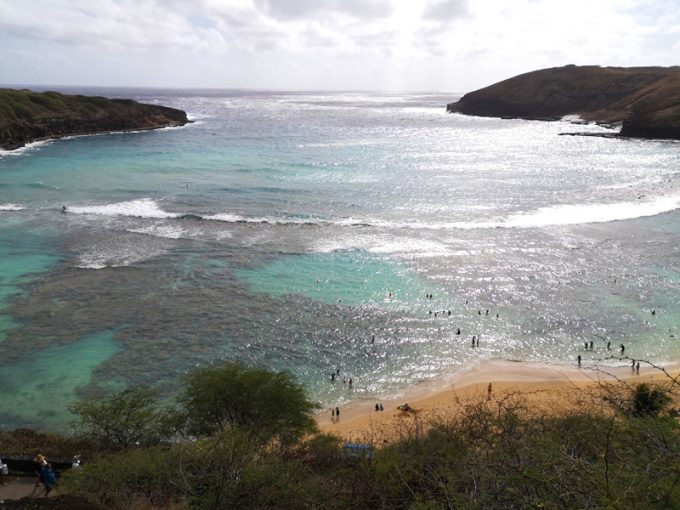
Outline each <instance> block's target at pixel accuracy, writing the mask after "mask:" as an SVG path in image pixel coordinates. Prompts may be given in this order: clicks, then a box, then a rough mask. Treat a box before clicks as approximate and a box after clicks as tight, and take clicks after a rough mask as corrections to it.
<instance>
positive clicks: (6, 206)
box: [0, 204, 24, 211]
mask: <svg viewBox="0 0 680 510" xmlns="http://www.w3.org/2000/svg"><path fill="white" fill-rule="evenodd" d="M23 210H24V208H23V207H21V206H20V205H16V204H0V211H23Z"/></svg>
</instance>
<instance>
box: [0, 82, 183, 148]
mask: <svg viewBox="0 0 680 510" xmlns="http://www.w3.org/2000/svg"><path fill="white" fill-rule="evenodd" d="M188 122H190V121H189V120H188V119H187V115H186V113H185V112H183V111H182V110H177V109H174V108H168V107H166V106H158V105H148V104H142V103H137V102H136V101H132V100H130V99H107V98H104V97H90V96H79V95H78V96H73V95H65V94H60V93H58V92H44V93H38V92H32V91H30V90H13V89H0V147H1V148H3V149H7V150H11V149H16V148H18V147H22V146H24V145H25V144H26V143H29V142H33V141H37V140H45V139H49V138H60V137H63V136H72V135H85V134H94V133H104V132H108V131H130V130H143V129H156V128H161V127H168V126H182V125H184V124H186V123H188Z"/></svg>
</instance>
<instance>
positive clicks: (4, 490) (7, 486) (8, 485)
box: [0, 476, 58, 501]
mask: <svg viewBox="0 0 680 510" xmlns="http://www.w3.org/2000/svg"><path fill="white" fill-rule="evenodd" d="M35 480H36V479H35V478H33V477H26V476H6V477H5V480H4V482H5V483H4V484H2V485H0V500H1V501H6V500H13V499H21V498H24V497H26V496H30V497H43V493H44V492H45V489H44V488H43V487H42V485H41V486H40V487H38V488H36V487H35ZM56 493H58V490H57V489H55V490H53V491H52V492H51V493H50V496H52V495H53V494H56Z"/></svg>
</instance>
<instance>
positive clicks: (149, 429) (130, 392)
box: [70, 389, 174, 450]
mask: <svg viewBox="0 0 680 510" xmlns="http://www.w3.org/2000/svg"><path fill="white" fill-rule="evenodd" d="M70 410H71V411H72V412H73V413H74V414H76V415H77V416H78V421H77V425H76V427H77V429H78V430H80V431H81V432H82V433H83V434H84V435H85V437H89V438H92V439H93V440H95V441H97V442H98V443H99V444H100V445H101V447H102V448H104V449H111V450H116V449H120V448H122V449H126V448H130V447H132V446H152V445H155V444H158V443H159V442H160V441H162V440H163V439H167V438H168V437H170V436H171V435H172V432H173V420H174V413H173V412H172V411H171V410H167V409H160V408H158V406H157V403H156V400H155V398H154V393H153V392H152V391H149V390H143V389H127V390H123V391H121V392H120V393H116V394H114V395H111V396H108V397H91V398H88V399H86V400H82V401H80V402H76V403H75V404H73V405H72V406H70Z"/></svg>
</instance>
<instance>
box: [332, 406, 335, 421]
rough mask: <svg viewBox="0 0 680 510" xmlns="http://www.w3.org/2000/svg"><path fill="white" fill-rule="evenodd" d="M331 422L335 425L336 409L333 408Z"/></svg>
mask: <svg viewBox="0 0 680 510" xmlns="http://www.w3.org/2000/svg"><path fill="white" fill-rule="evenodd" d="M331 421H332V422H333V423H335V409H333V408H331Z"/></svg>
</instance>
